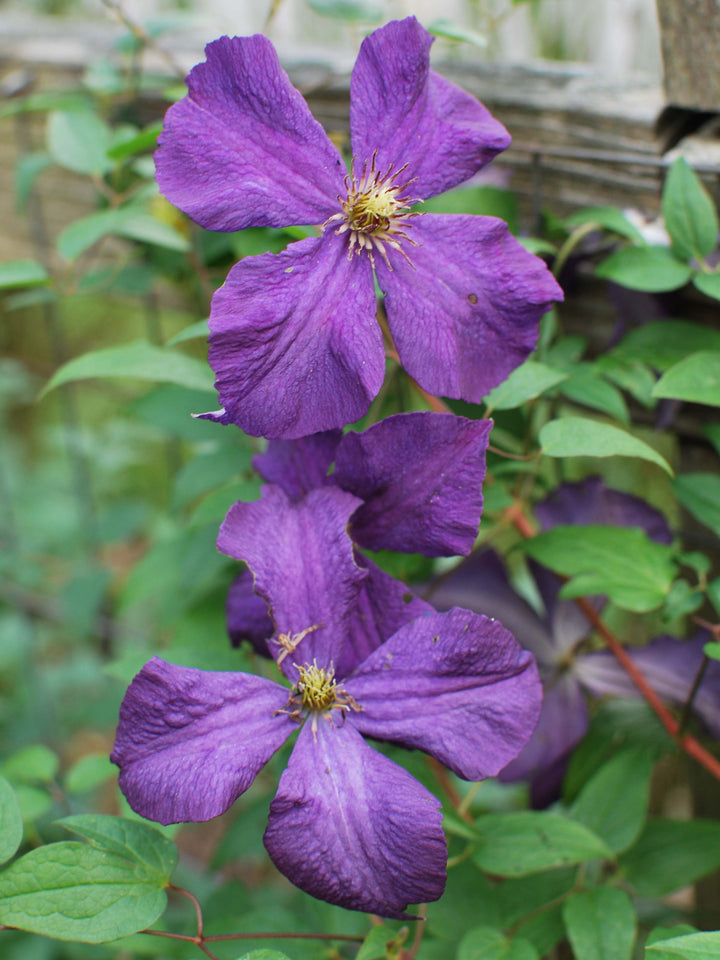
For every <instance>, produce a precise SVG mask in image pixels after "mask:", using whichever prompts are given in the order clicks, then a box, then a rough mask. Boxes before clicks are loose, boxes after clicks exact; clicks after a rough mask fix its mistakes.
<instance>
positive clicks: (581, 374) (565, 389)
mask: <svg viewBox="0 0 720 960" xmlns="http://www.w3.org/2000/svg"><path fill="white" fill-rule="evenodd" d="M560 393H562V394H563V396H565V397H567V398H568V400H572V401H574V402H575V403H579V404H582V405H583V406H585V407H591V408H592V409H593V410H600V412H601V413H607V414H609V415H610V416H611V417H614V418H615V419H616V420H620V422H621V423H624V424H626V425H627V424H629V422H630V415H629V414H628V409H627V404H626V403H625V400H624V399H623V396H622V394H621V393H620V391H619V390H618V389H617V387H613V386H612V384H609V383H607V382H606V381H605V380H603V379H602V378H601V377H599V376H598V375H597V374H596V373H595V372H594V370H593V367H592V365H591V364H589V363H581V364H578V365H577V367H576V372H575V373H573V375H572V377H571V378H570V379H569V380H566V382H565V383H563V385H562V386H561V387H560Z"/></svg>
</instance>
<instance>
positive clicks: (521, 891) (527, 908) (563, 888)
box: [496, 867, 577, 929]
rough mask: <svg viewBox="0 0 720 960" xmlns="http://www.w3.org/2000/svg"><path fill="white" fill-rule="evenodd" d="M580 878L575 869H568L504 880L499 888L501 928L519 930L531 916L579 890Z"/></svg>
mask: <svg viewBox="0 0 720 960" xmlns="http://www.w3.org/2000/svg"><path fill="white" fill-rule="evenodd" d="M576 875H577V870H576V869H575V868H574V867H566V868H562V869H560V870H548V871H545V872H544V873H534V874H531V875H530V876H527V877H513V878H510V879H506V880H503V882H502V883H499V884H498V885H497V887H496V890H497V899H498V907H499V910H500V924H499V926H502V927H503V928H505V929H507V928H508V927H511V926H512V927H514V928H516V927H517V924H518V922H519V921H521V920H523V919H524V918H525V917H527V916H528V914H530V915H531V916H533V915H536V914H537V913H538V912H540V909H541V908H542V907H546V906H547V905H548V904H549V903H550V902H551V901H553V900H561V899H563V897H564V896H565V894H567V893H569V892H570V891H571V890H572V889H573V887H574V886H575V878H576Z"/></svg>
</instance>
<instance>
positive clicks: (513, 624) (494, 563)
mask: <svg viewBox="0 0 720 960" xmlns="http://www.w3.org/2000/svg"><path fill="white" fill-rule="evenodd" d="M428 599H429V600H430V602H431V603H432V605H433V606H434V607H436V608H437V609H438V610H441V611H445V610H449V609H450V608H451V607H464V608H465V609H466V610H474V611H475V613H483V614H485V615H486V616H488V617H494V618H497V619H498V620H500V622H501V623H502V624H503V625H504V626H505V627H507V629H508V630H509V631H510V632H511V633H512V634H513V636H514V637H515V638H516V640H517V641H518V643H519V644H520V646H521V647H525V649H526V650H530V651H531V653H532V654H533V656H535V658H536V659H537V661H538V663H539V664H540V666H541V667H542V666H544V665H549V664H552V663H553V661H554V660H555V650H554V640H553V636H552V633H551V630H550V622H549V620H547V619H543V618H541V617H539V616H538V614H537V613H536V612H535V610H533V608H532V607H531V606H530V604H529V603H527V601H526V600H523V599H522V597H520V596H519V595H518V594H517V593H516V592H515V590H513V588H512V586H511V584H510V581H509V580H508V577H507V574H506V573H505V567H504V566H503V563H502V560H501V559H500V557H499V556H498V555H497V554H496V553H495V552H494V551H492V550H485V551H484V552H483V553H477V554H475V555H474V556H472V557H470V558H469V559H468V560H466V561H465V562H464V563H462V564H461V565H460V566H459V567H458V569H457V570H456V571H455V572H453V573H451V574H450V575H449V576H448V577H447V578H445V579H442V580H441V581H440V584H439V586H438V587H437V589H433V590H431V591H430V592H429V594H428ZM573 605H574V604H573Z"/></svg>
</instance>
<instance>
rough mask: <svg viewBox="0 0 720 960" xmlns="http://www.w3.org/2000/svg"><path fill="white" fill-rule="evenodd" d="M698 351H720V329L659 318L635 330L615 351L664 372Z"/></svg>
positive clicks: (614, 352)
mask: <svg viewBox="0 0 720 960" xmlns="http://www.w3.org/2000/svg"><path fill="white" fill-rule="evenodd" d="M698 350H720V330H713V329H712V328H711V327H706V326H702V324H699V323H689V322H688V321H686V320H655V321H653V322H652V323H646V324H644V325H643V326H642V327H638V329H637V330H631V331H630V333H628V335H627V336H626V337H625V339H624V340H622V342H621V343H620V344H618V346H617V347H615V349H614V350H613V352H612V353H613V355H615V356H621V357H624V358H626V359H627V360H639V361H641V362H643V363H647V364H649V366H651V367H654V368H655V369H656V370H660V371H661V372H662V371H663V370H667V369H668V367H672V366H673V364H675V363H677V362H678V361H679V360H682V359H684V358H685V357H687V356H689V355H690V354H691V353H697V351H698Z"/></svg>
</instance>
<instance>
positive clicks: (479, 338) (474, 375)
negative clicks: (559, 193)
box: [376, 213, 563, 403]
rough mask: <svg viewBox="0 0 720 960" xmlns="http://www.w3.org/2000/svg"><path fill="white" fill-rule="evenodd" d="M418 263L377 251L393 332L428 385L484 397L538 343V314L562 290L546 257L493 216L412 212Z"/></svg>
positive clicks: (404, 357) (411, 249)
mask: <svg viewBox="0 0 720 960" xmlns="http://www.w3.org/2000/svg"><path fill="white" fill-rule="evenodd" d="M408 234H409V237H410V239H411V240H412V241H414V242H415V243H416V244H418V245H417V246H410V245H409V243H407V242H406V243H405V246H404V250H405V252H406V253H407V255H408V257H409V258H410V260H411V261H412V266H411V265H410V264H409V263H407V262H406V261H405V259H404V258H403V257H402V256H401V254H400V253H399V252H397V251H395V250H392V249H388V251H387V254H388V259H389V261H390V264H391V266H392V270H389V269H388V267H387V265H386V264H385V263H384V262H383V261H382V260H381V259H377V260H376V272H377V277H378V282H379V283H380V286H381V288H382V289H383V290H384V291H385V293H386V295H387V296H386V309H387V316H388V323H389V325H390V332H391V333H392V336H393V339H394V341H395V344H396V346H397V350H398V353H399V354H400V359H401V361H402V364H403V366H404V367H405V369H406V370H407V372H408V373H409V374H410V376H411V377H414V378H415V380H417V382H418V383H419V384H420V386H421V387H423V388H424V389H425V390H427V391H429V392H430V393H432V394H436V395H442V396H446V397H459V398H461V399H463V400H470V401H473V402H475V403H478V402H479V401H480V400H481V399H482V398H483V397H484V396H485V394H487V393H488V392H489V391H490V390H491V389H492V388H493V387H496V386H497V385H498V384H499V383H501V382H502V381H503V380H504V379H505V378H506V377H507V376H508V374H510V373H511V372H512V371H513V370H514V369H515V368H516V367H518V366H519V365H520V364H521V363H522V362H523V361H524V360H525V359H527V357H528V355H529V354H530V353H531V352H532V350H533V349H534V347H535V342H536V340H537V335H538V322H539V320H540V317H541V316H542V315H543V314H544V313H545V312H546V311H547V310H548V309H549V307H550V306H551V304H552V302H553V301H554V300H562V297H563V295H562V291H561V289H560V287H559V286H558V285H557V283H556V282H555V280H554V279H553V276H552V274H551V273H550V271H549V270H548V269H547V267H546V266H545V264H544V263H543V261H542V260H540V259H539V258H538V257H534V256H533V255H532V254H530V253H528V252H527V250H525V248H524V247H522V246H521V245H520V244H519V243H518V241H517V240H515V238H514V237H513V236H511V234H510V231H509V230H508V228H507V225H506V224H505V223H503V221H502V220H498V219H497V218H496V217H470V216H460V215H457V216H440V215H437V214H431V213H426V214H422V215H420V216H417V217H415V218H414V219H413V220H412V221H411V226H410V227H409V228H408Z"/></svg>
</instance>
